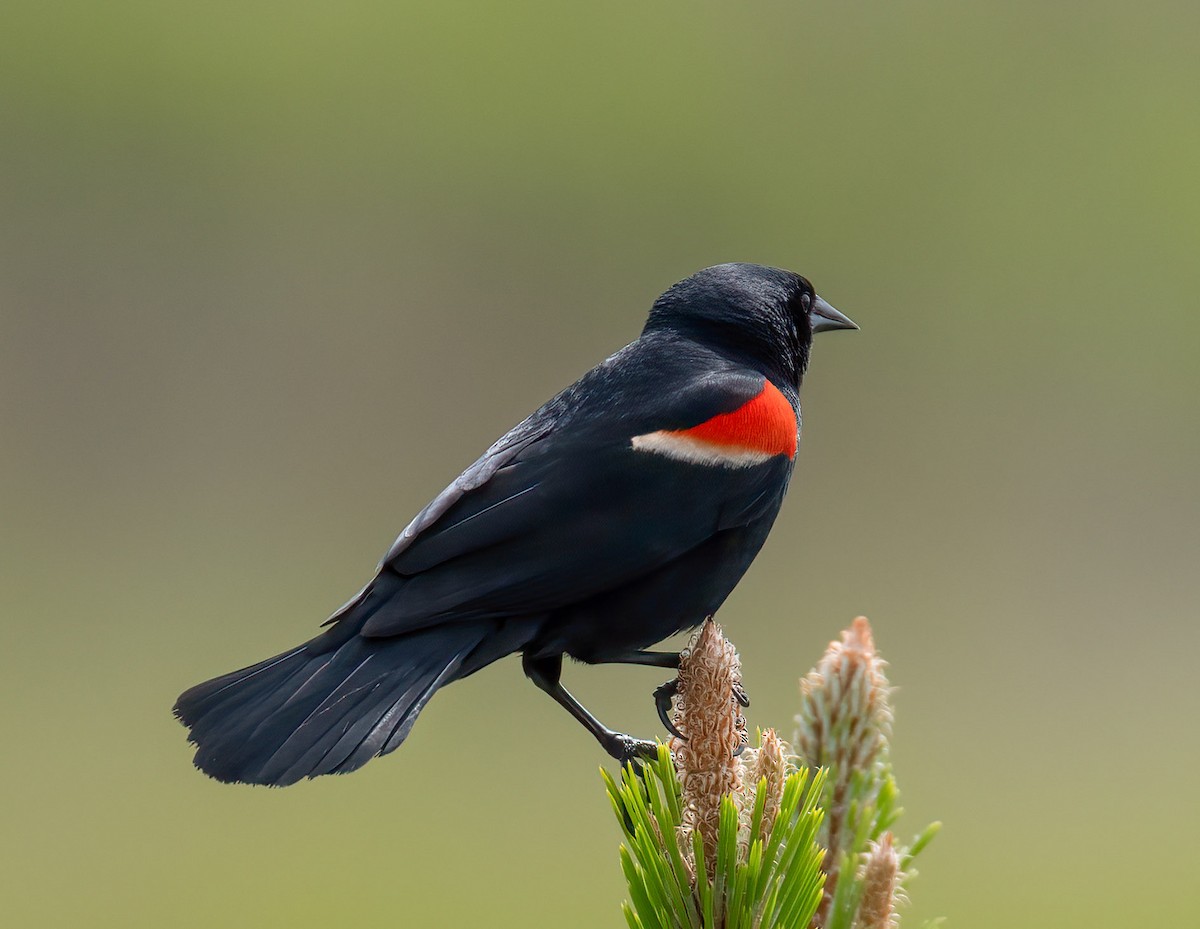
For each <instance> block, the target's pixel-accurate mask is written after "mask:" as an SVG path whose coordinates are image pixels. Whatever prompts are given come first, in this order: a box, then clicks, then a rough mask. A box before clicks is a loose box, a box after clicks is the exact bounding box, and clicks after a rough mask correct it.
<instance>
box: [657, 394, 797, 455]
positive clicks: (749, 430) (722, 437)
mask: <svg viewBox="0 0 1200 929" xmlns="http://www.w3.org/2000/svg"><path fill="white" fill-rule="evenodd" d="M796 439H797V429H796V414H795V412H794V411H793V410H792V405H791V404H790V403H789V402H788V399H787V397H785V396H784V395H783V394H782V393H781V392H780V390H779V388H778V387H776V386H775V385H774V384H772V383H771V382H770V381H769V380H764V382H763V388H762V390H761V391H760V392H759V393H758V395H757V396H755V397H754V398H752V399H750V400H748V401H746V402H745V403H743V404H742V405H741V406H739V407H738V408H737V409H736V410H731V411H730V412H728V413H718V414H717V415H716V416H714V417H712V418H711V419H706V420H705V421H704V422H702V423H700V424H699V425H696V426H692V427H690V428H688V429H661V430H659V431H658V432H648V433H646V434H645V435H638V436H634V437H633V447H634V448H635V449H637V450H638V451H646V452H654V453H656V454H659V455H666V456H667V457H669V458H676V459H679V460H681V461H689V462H692V463H693V464H707V465H723V466H725V467H731V468H748V467H751V466H753V465H757V464H762V463H764V462H766V461H769V460H770V459H771V458H774V457H775V456H776V455H787V457H788V458H795V457H796Z"/></svg>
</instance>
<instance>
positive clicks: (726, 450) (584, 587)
mask: <svg viewBox="0 0 1200 929" xmlns="http://www.w3.org/2000/svg"><path fill="white" fill-rule="evenodd" d="M597 370H600V369H597ZM598 377H600V378H601V379H603V377H604V374H603V372H601V374H600V375H598ZM585 380H586V379H585ZM627 380H628V379H624V381H623V382H621V383H615V384H614V383H604V384H599V385H597V384H587V383H585V382H584V381H581V382H580V383H579V384H576V385H575V386H574V387H572V388H569V389H568V391H566V392H564V394H561V395H560V396H559V397H557V398H555V400H553V401H551V402H550V403H549V404H547V405H546V406H545V407H543V408H542V409H541V410H539V411H538V412H537V413H535V414H533V416H531V417H530V418H529V419H528V420H526V421H525V422H524V423H522V424H521V425H520V426H518V427H517V428H516V429H514V430H513V431H512V432H510V433H509V434H508V435H506V436H505V437H504V438H503V439H501V440H500V441H499V442H497V443H496V444H495V445H493V446H492V448H491V449H489V450H488V452H487V453H486V454H485V455H484V456H483V457H482V458H480V459H479V461H477V462H476V463H475V464H474V465H472V466H471V467H470V468H468V469H467V470H466V471H465V472H464V473H463V475H462V476H461V477H459V478H458V479H457V480H456V481H455V482H454V483H453V484H451V485H450V486H449V487H448V488H447V489H446V490H444V491H443V492H442V493H441V494H440V495H439V496H438V497H437V498H436V499H435V500H434V501H433V502H432V503H430V504H429V506H427V507H426V508H425V509H424V510H423V511H422V512H421V514H420V515H419V516H418V517H417V518H416V519H415V520H413V522H412V524H410V525H409V527H408V528H406V529H405V530H404V532H402V533H401V534H400V537H399V538H398V539H397V540H396V542H395V544H394V545H393V546H392V548H391V549H390V550H389V552H388V554H387V555H386V556H385V557H384V560H383V562H382V563H381V565H380V575H379V576H378V577H377V578H376V582H373V583H377V582H379V581H380V580H381V579H382V578H387V579H388V581H389V583H387V584H386V587H387V596H386V597H377V598H375V600H376V602H375V603H374V604H373V606H372V608H371V610H370V612H371V614H372V615H370V617H369V618H368V619H367V620H366V623H365V625H364V627H363V630H362V631H363V633H364V634H366V635H370V636H387V635H395V634H399V633H401V632H408V631H411V630H413V629H419V628H422V627H425V626H429V625H434V624H437V623H440V622H443V621H448V620H449V621H453V620H455V619H470V618H477V617H482V616H489V617H499V616H513V615H528V614H531V613H536V612H542V611H547V610H553V609H555V608H558V607H561V606H564V605H566V604H568V603H572V602H575V601H577V600H580V599H583V598H585V597H588V596H591V595H594V594H597V593H600V592H603V591H605V590H608V589H611V588H613V587H616V586H619V585H620V584H622V583H625V582H627V581H629V580H632V579H633V578H636V577H638V576H640V575H642V574H644V573H646V572H648V571H650V570H653V569H654V568H656V567H658V566H660V565H662V564H665V563H667V562H669V561H671V560H673V559H675V558H677V557H679V556H680V555H682V554H684V553H685V552H687V551H689V550H690V549H692V548H694V547H695V546H697V545H700V544H701V543H703V542H704V541H706V540H707V539H709V538H711V537H712V536H713V535H714V534H715V533H717V532H719V531H721V530H722V529H727V528H732V527H733V526H737V525H744V524H745V523H747V522H749V521H750V520H752V519H753V518H755V517H756V516H757V515H760V514H761V513H762V512H763V511H765V509H766V508H768V507H769V506H772V505H775V504H777V502H778V500H779V498H780V496H781V495H782V493H783V490H784V488H785V487H786V483H787V479H788V476H789V475H790V472H791V465H792V456H793V455H794V453H795V443H796V420H795V415H794V412H793V410H792V407H791V405H790V404H789V402H788V401H787V400H786V399H785V398H784V397H783V396H782V394H780V392H779V391H778V390H777V389H776V388H775V387H774V386H773V385H771V384H770V383H769V382H767V381H766V380H765V379H764V378H763V377H762V376H761V375H758V374H754V373H751V372H745V371H718V372H714V373H711V374H708V375H705V376H704V377H702V378H699V379H696V378H690V379H688V380H686V381H684V382H682V383H680V384H678V385H676V386H677V388H678V389H669V388H670V387H671V386H672V385H671V384H670V381H669V380H668V382H667V384H666V385H665V386H666V387H667V388H668V389H663V387H664V385H663V383H662V382H661V379H656V384H655V385H654V387H655V389H654V390H653V391H650V390H648V389H647V387H646V385H638V384H632V385H631V384H629V383H628V382H627ZM596 398H603V402H602V403H601V402H598V401H597V399H596ZM370 589H371V585H368V588H367V590H366V591H365V592H364V594H367V593H369V592H370ZM360 599H361V598H360ZM355 602H356V601H352V603H351V604H350V605H354V604H355Z"/></svg>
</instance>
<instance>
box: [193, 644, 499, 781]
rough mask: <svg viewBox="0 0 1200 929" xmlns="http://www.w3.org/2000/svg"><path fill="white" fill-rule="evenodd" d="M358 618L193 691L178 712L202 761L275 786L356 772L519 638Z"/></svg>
mask: <svg viewBox="0 0 1200 929" xmlns="http://www.w3.org/2000/svg"><path fill="white" fill-rule="evenodd" d="M353 625H357V624H339V625H337V626H334V627H333V628H331V629H330V630H329V631H328V632H326V633H325V634H324V635H321V636H318V637H317V638H316V639H313V640H312V641H311V642H309V643H307V644H306V645H302V646H300V647H299V648H297V649H293V650H291V651H289V652H285V653H283V654H282V655H277V656H275V657H274V658H270V659H267V660H266V661H263V662H259V663H258V664H256V665H252V666H250V667H248V668H244V669H242V670H241V671H235V672H233V673H232V674H226V675H223V676H222V677H218V678H214V679H213V680H211V681H207V682H205V683H203V684H199V685H197V686H195V687H193V688H192V689H191V690H188V691H187V692H185V693H184V694H183V695H182V696H181V697H180V698H179V700H178V702H177V703H176V704H175V715H176V716H178V717H179V719H180V720H181V721H182V722H183V723H184V725H186V726H188V727H189V728H190V729H191V733H190V734H189V739H190V740H191V741H192V742H193V743H195V744H196V745H197V751H196V757H195V763H196V767H198V768H200V769H201V770H202V771H204V772H205V773H206V774H209V775H211V776H212V777H214V778H216V779H217V780H221V781H227V782H240V783H248V784H270V785H275V786H283V785H286V784H294V783H296V782H297V781H299V780H300V779H302V778H305V777H317V776H319V775H322V774H335V773H336V774H342V773H345V772H348V771H353V770H355V769H356V768H359V767H362V765H364V764H366V763H367V762H368V761H369V760H371V759H372V758H374V757H375V756H377V755H384V754H387V753H388V752H390V751H393V750H394V749H396V748H397V747H398V746H399V745H400V743H401V742H403V741H404V739H405V738H406V737H407V736H408V734H409V732H410V731H411V730H412V726H413V723H414V722H415V721H416V717H417V714H418V713H420V711H421V709H422V708H423V707H424V706H425V704H426V703H427V702H428V701H429V698H430V697H431V696H433V694H434V692H435V691H436V690H437V689H438V688H439V687H441V686H443V685H444V684H447V683H449V682H450V681H452V680H455V679H456V678H457V677H461V676H463V675H464V674H466V673H470V672H471V671H473V670H475V669H476V668H478V667H482V666H483V665H484V664H487V663H490V662H491V661H495V660H496V659H497V658H500V657H501V656H502V655H504V654H507V653H508V652H510V651H512V650H513V648H511V647H510V645H512V644H514V643H511V642H509V641H507V637H505V636H499V637H497V636H495V631H496V630H495V624H494V623H491V622H478V623H472V622H464V623H454V624H446V625H443V626H440V627H437V628H431V629H426V630H422V631H420V632H414V633H410V634H408V635H403V636H397V637H394V638H388V639H366V638H362V637H360V636H359V635H357V634H356V633H355V632H354V631H353ZM489 640H490V641H489ZM464 663H465V664H464Z"/></svg>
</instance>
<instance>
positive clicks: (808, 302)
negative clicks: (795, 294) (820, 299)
mask: <svg viewBox="0 0 1200 929" xmlns="http://www.w3.org/2000/svg"><path fill="white" fill-rule="evenodd" d="M812 301H813V295H812V294H810V293H809V292H808V291H807V290H806V291H804V293H802V294H800V305H801V306H802V307H804V312H805V313H811V312H812Z"/></svg>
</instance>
